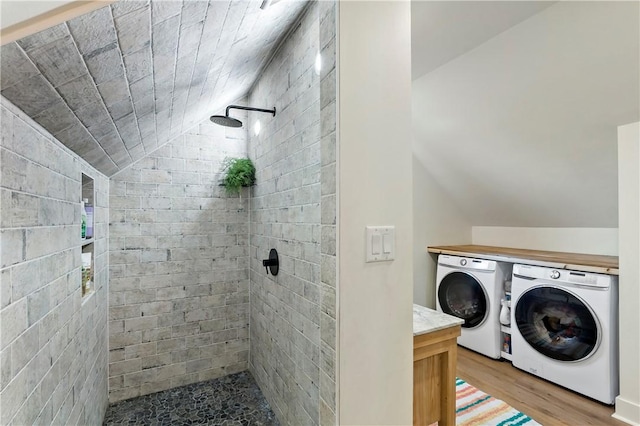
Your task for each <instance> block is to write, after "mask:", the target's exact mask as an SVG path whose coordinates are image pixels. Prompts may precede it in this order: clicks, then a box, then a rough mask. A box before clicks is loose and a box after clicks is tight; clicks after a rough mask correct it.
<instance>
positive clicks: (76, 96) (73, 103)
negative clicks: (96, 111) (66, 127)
mask: <svg viewBox="0 0 640 426" xmlns="http://www.w3.org/2000/svg"><path fill="white" fill-rule="evenodd" d="M57 90H58V92H59V93H60V95H61V96H62V98H63V99H64V100H65V101H66V102H67V105H69V107H70V108H71V110H74V111H75V110H77V109H78V108H80V107H82V106H83V105H87V104H90V103H92V102H99V101H100V95H99V94H98V91H97V90H96V87H95V85H94V84H93V81H91V77H89V76H88V75H83V76H82V77H78V78H76V79H75V80H71V81H70V82H68V83H65V84H63V85H62V86H60V87H58V88H57Z"/></svg>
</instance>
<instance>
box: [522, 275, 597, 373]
mask: <svg viewBox="0 0 640 426" xmlns="http://www.w3.org/2000/svg"><path fill="white" fill-rule="evenodd" d="M515 320H516V326H517V327H518V330H519V331H520V334H521V335H522V337H523V338H524V340H526V341H527V343H529V345H531V347H532V348H533V349H535V350H536V351H538V352H540V353H541V354H543V355H545V356H547V357H549V358H553V359H556V360H559V361H579V360H582V359H585V358H587V357H589V355H591V354H592V353H593V352H594V351H595V350H596V348H597V347H598V342H599V334H600V330H599V327H598V322H597V319H596V317H595V315H594V314H593V312H592V311H591V309H590V308H589V307H588V306H587V305H586V303H585V302H584V301H582V300H581V299H579V298H578V297H577V296H576V295H574V294H572V293H570V292H568V291H566V290H564V289H562V288H557V287H545V286H541V287H533V288H531V289H529V290H527V291H526V292H524V293H523V294H522V295H521V296H520V298H519V299H518V301H517V303H516V307H515Z"/></svg>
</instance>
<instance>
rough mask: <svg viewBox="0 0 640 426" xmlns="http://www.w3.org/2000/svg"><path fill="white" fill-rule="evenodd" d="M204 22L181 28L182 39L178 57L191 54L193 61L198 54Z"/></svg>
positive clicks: (179, 44)
mask: <svg viewBox="0 0 640 426" xmlns="http://www.w3.org/2000/svg"><path fill="white" fill-rule="evenodd" d="M203 27H204V22H197V23H195V24H193V25H191V26H188V27H186V28H181V29H180V41H179V43H178V58H182V57H184V56H189V59H190V60H191V62H193V57H194V56H195V55H196V52H197V50H198V46H200V40H201V35H202V28H203Z"/></svg>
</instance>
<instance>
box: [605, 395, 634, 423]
mask: <svg viewBox="0 0 640 426" xmlns="http://www.w3.org/2000/svg"><path fill="white" fill-rule="evenodd" d="M611 417H613V418H614V419H617V420H620V421H621V422H625V423H628V424H630V425H635V426H638V425H640V405H639V404H637V403H635V402H632V401H627V400H626V399H624V398H620V397H619V396H618V397H616V412H615V413H613V414H612V415H611Z"/></svg>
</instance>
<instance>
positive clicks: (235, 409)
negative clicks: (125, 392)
mask: <svg viewBox="0 0 640 426" xmlns="http://www.w3.org/2000/svg"><path fill="white" fill-rule="evenodd" d="M104 424H105V425H225V426H227V425H228V426H231V425H234V426H235V425H242V426H249V425H256V426H258V425H260V426H262V425H265V426H266V425H269V426H279V425H280V423H279V422H278V420H277V419H276V417H275V415H274V414H273V411H271V408H270V407H269V404H268V403H267V400H266V399H265V398H264V396H263V395H262V392H260V388H258V385H257V384H256V382H255V380H254V379H253V377H252V376H251V374H250V373H249V372H247V371H245V372H242V373H236V374H231V375H229V376H226V377H221V378H219V379H214V380H208V381H206V382H200V383H194V384H192V385H188V386H182V387H179V388H174V389H169V390H166V391H162V392H158V393H154V394H151V395H145V396H140V397H137V398H133V399H128V400H126V401H121V402H118V403H115V404H113V405H110V406H109V408H108V409H107V414H106V417H105V420H104Z"/></svg>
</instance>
